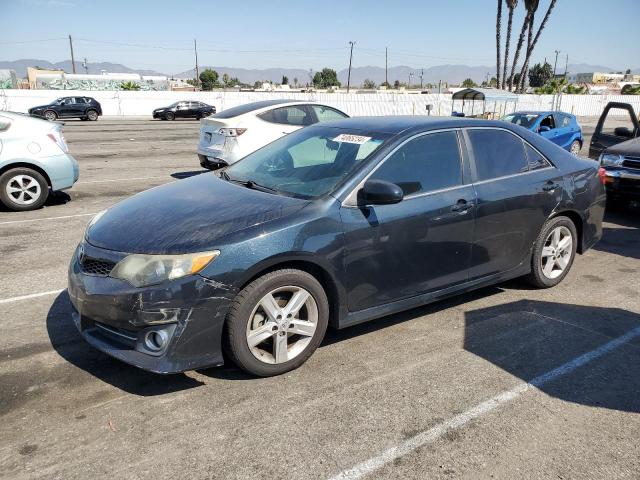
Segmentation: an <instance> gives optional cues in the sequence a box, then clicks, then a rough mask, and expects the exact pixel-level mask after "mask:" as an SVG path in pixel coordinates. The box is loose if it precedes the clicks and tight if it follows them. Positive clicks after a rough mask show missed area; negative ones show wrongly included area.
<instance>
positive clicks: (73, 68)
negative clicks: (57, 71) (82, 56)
mask: <svg viewBox="0 0 640 480" xmlns="http://www.w3.org/2000/svg"><path fill="white" fill-rule="evenodd" d="M69 48H70V49H71V68H72V70H73V73H76V59H75V58H74V56H73V40H71V35H69Z"/></svg>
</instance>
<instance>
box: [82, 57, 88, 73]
mask: <svg viewBox="0 0 640 480" xmlns="http://www.w3.org/2000/svg"><path fill="white" fill-rule="evenodd" d="M82 66H83V67H84V73H86V74H87V75H89V64H88V63H87V57H85V58H84V62H82Z"/></svg>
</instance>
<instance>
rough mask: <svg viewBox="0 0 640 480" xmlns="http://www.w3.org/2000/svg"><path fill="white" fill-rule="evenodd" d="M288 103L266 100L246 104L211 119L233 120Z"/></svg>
mask: <svg viewBox="0 0 640 480" xmlns="http://www.w3.org/2000/svg"><path fill="white" fill-rule="evenodd" d="M286 102H287V100H264V101H262V102H253V103H246V104H244V105H238V106H237V107H232V108H227V109H226V110H223V111H221V112H220V113H216V114H215V115H212V116H211V117H209V118H233V117H237V116H238V115H244V114H245V113H249V112H253V111H254V110H260V109H261V108H266V107H271V106H273V105H278V104H280V103H286Z"/></svg>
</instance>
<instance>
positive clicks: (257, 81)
mask: <svg viewBox="0 0 640 480" xmlns="http://www.w3.org/2000/svg"><path fill="white" fill-rule="evenodd" d="M253 88H256V89H257V88H262V82H261V81H260V80H256V81H255V82H254V84H253Z"/></svg>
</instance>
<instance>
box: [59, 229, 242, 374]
mask: <svg viewBox="0 0 640 480" xmlns="http://www.w3.org/2000/svg"><path fill="white" fill-rule="evenodd" d="M82 246H83V250H84V251H83V253H84V258H85V259H86V258H91V259H97V260H100V261H104V262H111V263H117V262H118V261H120V260H121V259H122V258H124V257H125V256H126V254H123V253H119V252H113V251H110V250H104V249H98V248H96V247H93V246H92V245H90V244H88V243H86V242H85V243H83V244H82ZM68 292H69V297H70V299H71V303H72V305H73V312H72V317H73V321H74V323H75V325H76V327H77V328H78V330H79V332H80V334H81V335H82V336H83V337H84V339H85V340H86V341H87V342H88V343H89V344H91V345H92V346H93V347H95V348H97V349H98V350H100V351H102V352H104V353H106V354H108V355H110V356H112V357H114V358H117V359H118V360H121V361H123V362H126V363H129V364H131V365H134V366H136V367H139V368H142V369H144V370H148V371H151V372H156V373H177V372H183V371H186V370H194V369H198V368H205V367H211V366H217V365H222V364H223V356H222V329H223V325H224V320H225V318H226V315H227V311H228V309H229V305H230V303H231V300H232V299H233V296H234V295H235V291H233V289H232V288H227V287H226V286H225V285H222V284H220V283H219V282H213V281H210V280H209V279H207V278H204V277H201V276H200V275H190V276H187V277H183V278H180V279H176V280H172V281H168V282H165V283H163V284H160V285H155V286H150V287H144V288H136V287H133V286H132V285H130V284H129V283H128V282H126V281H123V280H119V279H115V278H111V277H109V276H98V275H93V274H88V273H85V272H84V270H83V268H82V266H81V264H80V260H79V258H78V250H76V252H75V253H74V256H73V258H72V260H71V264H70V266H69V287H68ZM150 332H159V333H162V335H164V336H166V338H167V340H166V342H165V344H164V345H163V347H162V348H161V349H159V350H151V349H149V348H148V346H147V345H148V344H147V343H146V341H145V340H146V339H147V338H148V336H149V334H150Z"/></svg>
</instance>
